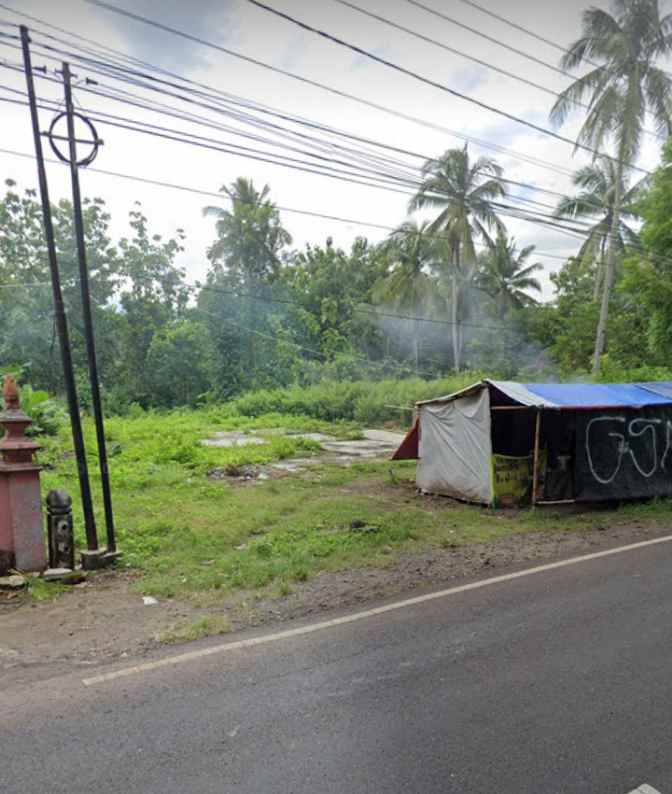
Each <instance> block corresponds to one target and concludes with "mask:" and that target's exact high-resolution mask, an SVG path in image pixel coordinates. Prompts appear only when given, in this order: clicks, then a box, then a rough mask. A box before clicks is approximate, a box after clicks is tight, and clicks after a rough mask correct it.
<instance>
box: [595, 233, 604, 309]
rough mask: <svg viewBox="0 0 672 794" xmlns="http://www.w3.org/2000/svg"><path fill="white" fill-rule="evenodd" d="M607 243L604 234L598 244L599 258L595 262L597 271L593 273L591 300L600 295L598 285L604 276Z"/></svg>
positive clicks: (599, 285) (600, 284)
mask: <svg viewBox="0 0 672 794" xmlns="http://www.w3.org/2000/svg"><path fill="white" fill-rule="evenodd" d="M606 244H607V237H606V235H605V236H604V237H603V238H602V243H601V244H600V258H599V260H598V262H597V272H596V273H595V285H594V286H593V300H594V301H596V300H597V299H598V298H599V297H600V287H601V286H602V279H603V278H604V249H605V246H606Z"/></svg>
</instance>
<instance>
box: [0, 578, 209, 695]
mask: <svg viewBox="0 0 672 794" xmlns="http://www.w3.org/2000/svg"><path fill="white" fill-rule="evenodd" d="M135 579H137V575H134V574H131V573H129V572H126V571H105V572H101V573H98V574H96V575H95V576H92V577H90V578H89V580H88V581H87V582H85V583H82V584H80V585H75V586H74V587H72V588H71V589H69V590H68V591H67V592H65V593H64V594H63V595H61V596H59V597H58V598H56V599H54V600H52V601H45V602H40V603H37V602H35V601H34V600H33V599H32V598H31V597H30V595H29V594H28V593H21V594H12V595H9V594H4V595H3V594H0V676H2V678H3V680H5V679H6V677H7V676H8V675H9V674H10V673H11V672H15V673H16V672H17V671H20V670H22V671H26V670H28V669H33V670H34V669H36V668H40V667H43V666H49V665H53V664H55V663H68V666H72V665H73V664H76V665H88V664H93V663H94V662H95V663H98V662H101V661H105V660H109V659H115V658H119V657H123V656H131V655H138V654H142V653H143V652H145V651H147V650H149V649H150V648H153V647H156V645H157V644H158V638H159V636H160V635H161V634H162V633H163V632H165V631H168V630H170V629H172V628H173V627H174V626H175V625H176V624H178V623H181V622H183V621H187V620H190V619H191V620H195V619H196V618H198V617H200V616H201V615H203V610H200V609H195V608H193V607H191V606H189V605H188V604H183V603H177V602H175V601H159V603H158V604H156V605H153V606H144V604H143V599H142V596H141V595H140V593H138V592H135V591H134V590H133V589H132V584H133V581H134V580H135Z"/></svg>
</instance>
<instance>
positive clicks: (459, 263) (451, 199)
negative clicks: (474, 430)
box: [409, 144, 505, 370]
mask: <svg viewBox="0 0 672 794" xmlns="http://www.w3.org/2000/svg"><path fill="white" fill-rule="evenodd" d="M501 175H502V169H501V167H500V166H499V165H498V164H497V163H496V162H495V161H494V160H490V159H488V158H486V157H479V158H478V159H476V160H472V159H471V158H470V157H469V151H468V148H467V145H466V144H465V146H464V148H463V149H449V150H448V151H446V152H445V153H444V154H443V155H442V156H441V157H439V158H438V159H436V160H428V161H427V162H426V163H425V164H424V166H423V181H422V184H421V186H420V188H419V190H418V192H417V193H416V195H415V196H414V197H413V198H412V199H411V201H410V203H409V209H410V210H411V211H414V210H422V209H438V210H439V213H438V215H437V216H436V217H435V218H434V220H433V221H432V224H431V226H430V229H431V230H432V231H433V232H437V233H440V239H441V240H442V245H443V247H444V249H445V257H444V262H445V263H446V264H445V266H444V267H443V268H442V269H441V276H442V278H445V279H448V280H449V281H450V291H451V323H452V340H453V365H454V368H455V369H456V370H459V369H460V364H461V353H462V343H463V335H462V330H461V328H460V322H461V320H462V319H463V316H464V314H465V313H466V310H467V307H466V306H464V307H463V306H462V305H461V301H460V298H461V295H462V293H463V292H464V290H465V289H466V286H467V285H468V284H469V282H470V281H471V279H472V278H473V276H474V274H475V263H476V251H475V241H476V240H477V239H481V240H482V241H485V242H486V243H489V242H492V240H491V237H490V232H491V231H492V230H493V229H502V228H503V224H502V222H501V221H500V219H499V218H498V217H497V215H496V213H495V210H494V208H493V201H494V200H495V199H497V198H499V197H500V196H503V195H505V190H504V187H503V185H502V182H501V181H500V177H501Z"/></svg>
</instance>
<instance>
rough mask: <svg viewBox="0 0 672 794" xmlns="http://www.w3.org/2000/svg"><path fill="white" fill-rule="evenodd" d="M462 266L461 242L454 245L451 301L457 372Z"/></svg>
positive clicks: (454, 356) (454, 367) (454, 363)
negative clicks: (459, 272)
mask: <svg viewBox="0 0 672 794" xmlns="http://www.w3.org/2000/svg"><path fill="white" fill-rule="evenodd" d="M459 267H460V251H459V243H457V244H456V245H454V246H453V273H452V291H453V297H452V301H451V304H452V305H451V317H450V320H451V323H452V325H451V331H452V338H453V369H454V370H455V372H459V371H460V352H461V351H460V326H459V321H458V304H459V299H460V297H459V289H458V283H457V281H458V280H457V274H458V270H459Z"/></svg>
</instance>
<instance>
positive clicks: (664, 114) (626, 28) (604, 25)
mask: <svg viewBox="0 0 672 794" xmlns="http://www.w3.org/2000/svg"><path fill="white" fill-rule="evenodd" d="M613 9H614V15H613V16H612V15H611V14H609V13H607V12H606V11H603V10H601V9H599V8H589V9H588V10H587V11H584V14H583V32H582V36H581V37H580V38H579V39H577V40H576V41H575V42H574V44H573V45H572V46H571V48H570V49H569V50H568V52H567V53H566V54H565V55H564V56H563V57H562V59H561V61H560V65H561V67H562V68H563V69H565V70H570V71H571V70H574V69H576V68H578V67H580V66H581V65H582V64H583V63H584V62H586V61H589V62H590V63H595V61H597V62H599V65H597V66H595V68H592V69H590V70H589V71H588V72H586V74H584V75H583V76H581V77H579V78H578V79H577V80H575V81H574V82H573V83H572V84H571V85H570V86H569V87H568V88H566V89H565V90H564V91H563V92H562V93H561V94H560V96H559V97H558V99H557V101H556V103H555V104H554V106H553V108H552V110H551V119H552V120H553V121H554V122H557V123H559V124H562V122H563V121H564V120H565V119H566V117H567V116H568V114H569V113H570V112H571V111H572V110H573V109H574V108H575V106H576V103H577V102H580V101H581V100H582V99H583V97H584V96H586V95H590V100H589V103H588V105H589V110H588V114H587V116H586V119H585V121H584V123H583V126H582V128H581V131H580V133H579V138H578V142H579V143H582V144H588V145H590V146H591V147H592V148H594V149H600V148H601V147H602V145H603V144H604V143H605V142H606V140H607V139H609V138H613V139H614V140H615V143H616V158H615V160H616V162H615V175H614V177H615V178H614V185H615V189H614V193H613V197H612V203H611V211H612V217H611V228H610V230H609V244H608V246H607V255H606V266H605V272H604V285H603V288H602V303H601V307H600V319H599V321H598V324H597V332H596V335H595V353H594V359H593V372H595V373H597V372H598V371H599V368H600V357H601V355H602V352H603V350H604V341H605V331H606V325H607V319H608V317H609V298H610V296H611V290H612V286H613V283H614V273H615V268H616V254H617V251H618V232H619V227H620V223H621V208H622V205H623V194H622V186H623V181H624V175H625V169H626V167H627V165H628V164H629V163H632V162H633V161H634V160H635V159H636V157H637V154H638V152H639V145H640V139H641V136H642V130H643V127H644V119H645V116H646V114H647V112H648V113H649V114H650V115H651V117H652V119H653V120H654V122H655V124H656V127H657V129H658V131H659V132H661V133H665V134H667V135H669V134H670V132H672V122H671V97H672V80H671V79H670V77H669V76H668V75H667V73H666V72H664V71H663V70H662V69H659V68H658V67H657V66H656V63H655V62H656V59H657V58H660V57H665V56H666V55H668V54H669V53H670V52H671V51H672V35H671V34H672V14H667V15H666V16H664V17H662V18H661V16H660V9H659V8H658V0H613Z"/></svg>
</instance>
